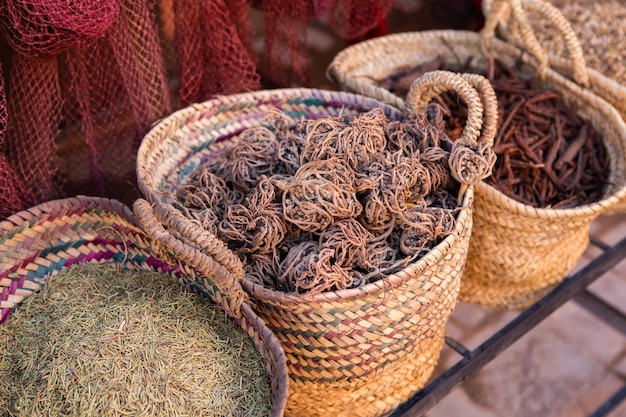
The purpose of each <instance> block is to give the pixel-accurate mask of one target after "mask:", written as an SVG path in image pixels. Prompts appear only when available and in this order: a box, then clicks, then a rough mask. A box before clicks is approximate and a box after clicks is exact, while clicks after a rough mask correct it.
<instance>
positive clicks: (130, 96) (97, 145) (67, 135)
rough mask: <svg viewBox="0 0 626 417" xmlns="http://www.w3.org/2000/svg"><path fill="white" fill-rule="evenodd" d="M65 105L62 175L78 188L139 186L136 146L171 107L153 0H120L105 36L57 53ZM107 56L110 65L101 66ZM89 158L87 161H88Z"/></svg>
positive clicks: (113, 191) (117, 192) (121, 193)
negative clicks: (114, 19) (152, 4)
mask: <svg viewBox="0 0 626 417" xmlns="http://www.w3.org/2000/svg"><path fill="white" fill-rule="evenodd" d="M60 58H61V59H60V67H61V68H67V71H63V70H61V72H62V73H63V74H67V75H68V76H66V77H64V78H63V79H62V86H63V91H64V93H65V94H64V97H65V98H66V100H67V104H66V105H65V107H64V116H65V121H66V124H67V128H66V130H65V131H64V136H63V139H64V140H63V142H65V143H66V149H64V150H65V152H62V156H63V161H64V162H65V163H66V164H65V165H64V167H65V174H66V176H67V177H68V178H69V179H70V183H71V184H73V187H71V188H70V189H68V190H67V191H68V192H69V191H70V190H71V191H78V190H80V189H84V188H86V187H92V189H93V190H95V191H96V192H97V193H98V194H99V195H106V196H108V197H116V198H120V199H122V200H127V199H128V198H129V196H130V195H131V194H133V193H134V190H132V189H131V188H132V187H131V185H130V184H129V183H132V182H134V177H135V160H136V152H137V148H138V146H139V143H140V141H141V139H142V137H143V136H144V135H145V133H146V132H147V131H148V129H149V128H150V126H151V124H152V123H153V122H154V121H155V120H157V119H158V118H160V117H162V116H164V115H165V114H167V113H169V112H170V111H171V106H170V101H169V90H168V85H167V80H166V76H165V69H164V64H163V58H162V54H161V49H160V45H159V38H158V36H157V29H156V24H155V17H154V11H153V10H152V9H151V6H150V3H149V2H148V0H134V1H132V0H124V1H121V2H120V13H119V17H118V19H117V20H116V21H115V22H114V23H113V25H112V26H111V27H110V28H109V30H108V31H107V33H106V36H105V37H104V38H102V39H99V40H96V41H93V42H91V43H89V44H87V45H84V46H78V47H75V48H71V49H70V50H68V51H67V52H66V53H65V54H63V56H61V57H60ZM103 63H106V65H103ZM86 162H89V163H88V164H87V163H86Z"/></svg>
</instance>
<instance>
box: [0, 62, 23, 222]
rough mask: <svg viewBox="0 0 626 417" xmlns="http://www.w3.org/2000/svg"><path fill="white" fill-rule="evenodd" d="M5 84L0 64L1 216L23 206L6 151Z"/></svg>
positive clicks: (17, 182)
mask: <svg viewBox="0 0 626 417" xmlns="http://www.w3.org/2000/svg"><path fill="white" fill-rule="evenodd" d="M4 85H5V83H4V74H3V70H2V65H0V217H2V218H4V217H7V216H9V215H11V214H12V213H14V212H15V211H17V210H19V209H20V208H21V207H22V206H23V203H22V199H21V196H20V194H21V193H20V189H21V188H22V187H21V185H20V183H19V181H18V180H17V177H16V175H15V172H14V171H13V168H12V167H11V165H10V164H9V161H7V158H6V153H5V152H4V150H5V148H6V145H5V139H4V136H5V132H6V128H7V118H8V115H7V100H6V94H5V88H4Z"/></svg>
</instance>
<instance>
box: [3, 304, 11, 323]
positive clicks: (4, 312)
mask: <svg viewBox="0 0 626 417" xmlns="http://www.w3.org/2000/svg"><path fill="white" fill-rule="evenodd" d="M10 312H11V309H10V308H3V309H2V315H0V324H2V323H4V322H5V321H6V319H7V317H9V313H10Z"/></svg>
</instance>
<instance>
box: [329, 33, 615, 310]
mask: <svg viewBox="0 0 626 417" xmlns="http://www.w3.org/2000/svg"><path fill="white" fill-rule="evenodd" d="M483 39H484V38H482V37H481V34H479V33H475V32H466V31H454V30H441V31H423V32H407V33H402V34H395V35H389V36H384V37H380V38H376V39H372V40H370V41H366V42H362V43H360V44H356V45H353V46H350V47H348V48H346V49H345V50H343V51H342V52H340V53H339V54H338V55H337V56H336V57H335V59H334V60H333V62H332V63H331V65H330V67H329V69H328V73H329V75H330V76H331V77H332V78H333V79H334V81H335V82H336V83H337V84H338V85H339V86H340V87H341V88H342V89H343V90H345V91H350V92H356V93H359V94H364V95H367V96H370V97H373V98H376V99H379V100H381V101H383V102H385V103H388V104H391V105H394V106H397V107H399V108H401V109H402V108H403V107H404V103H403V100H402V98H401V97H398V96H396V95H394V94H392V93H391V92H390V91H388V90H386V89H384V88H381V87H379V86H378V85H377V84H376V82H377V80H383V79H384V78H386V77H388V76H390V75H391V74H393V73H395V72H397V71H398V70H400V69H403V68H411V67H414V66H417V65H419V64H422V63H426V62H430V61H432V60H435V59H436V58H438V57H441V58H443V60H444V62H445V63H446V64H447V65H456V66H458V67H462V66H463V65H464V64H466V63H467V62H469V68H470V71H476V72H482V73H484V72H485V71H486V69H487V66H488V56H487V55H486V54H485V53H484V51H485V49H484V48H483ZM489 50H490V52H491V53H492V55H493V57H494V58H497V59H500V60H501V61H503V62H504V64H505V65H508V66H515V67H516V68H518V71H519V74H520V75H521V76H522V77H524V78H527V79H536V80H538V79H537V70H538V67H539V63H538V62H537V60H535V59H534V58H533V57H532V56H530V55H529V54H528V53H526V52H524V51H522V50H520V49H519V48H517V47H515V46H514V45H511V44H509V43H506V42H503V41H501V40H499V39H491V42H490V44H489ZM541 84H542V85H543V86H544V87H547V88H549V89H552V90H555V91H557V92H559V93H560V95H561V97H562V98H563V99H564V100H565V101H566V102H567V103H568V104H570V105H571V106H573V108H575V109H576V111H577V113H578V114H579V115H580V116H581V117H583V118H584V119H587V120H590V121H591V122H592V124H593V126H594V127H595V128H596V129H597V130H598V131H599V132H600V133H601V135H602V137H603V140H604V144H605V146H606V147H607V151H608V153H609V155H610V177H609V181H608V183H607V185H606V187H605V190H604V194H603V198H602V199H601V200H600V201H598V202H595V203H592V204H589V205H585V206H580V207H577V208H573V209H558V210H557V209H550V208H545V209H539V208H534V207H530V206H527V205H523V204H520V203H518V202H516V201H515V200H513V199H511V198H508V197H506V196H505V195H504V194H502V193H501V192H499V191H497V190H496V189H494V188H493V187H492V186H489V185H487V184H485V183H484V182H483V183H480V184H478V185H477V186H476V196H475V197H476V201H475V204H474V227H473V232H472V239H471V242H470V248H469V253H468V260H467V263H466V270H465V272H464V275H463V281H462V285H461V294H460V296H459V298H460V299H461V300H463V301H468V302H473V303H478V304H481V305H484V306H488V307H494V308H522V307H526V306H528V305H530V304H532V303H533V302H535V301H537V300H538V299H539V298H541V297H542V296H543V295H545V294H546V293H547V292H549V291H550V290H551V289H552V288H553V287H554V286H556V285H557V284H558V283H559V282H560V281H561V280H562V279H564V278H565V277H566V275H567V273H568V272H569V271H571V270H572V268H573V267H574V266H575V264H576V262H577V261H578V260H579V259H580V256H581V255H582V253H583V252H584V251H585V249H586V248H587V246H588V244H589V234H588V232H589V225H590V223H591V222H592V221H593V220H594V219H595V218H596V217H598V216H599V215H601V214H603V213H607V212H608V211H609V210H611V208H612V207H613V206H615V205H616V204H618V203H619V202H620V201H621V200H622V199H624V197H625V196H626V194H625V192H626V190H625V189H624V181H625V179H624V172H625V153H624V150H625V149H626V145H625V144H624V137H626V125H625V124H624V121H623V120H622V119H621V117H620V115H619V113H618V112H617V111H616V109H615V108H614V107H613V106H611V105H610V104H609V103H608V102H606V101H604V100H603V99H602V98H600V97H599V96H597V95H595V94H593V93H592V92H590V91H588V90H584V89H581V88H580V87H579V86H578V85H577V84H575V83H573V82H572V81H570V80H568V79H566V78H564V77H563V76H561V75H560V74H558V73H556V72H554V71H552V70H550V69H549V68H548V69H546V70H545V73H544V78H543V80H542V81H541ZM504 117H506V115H504Z"/></svg>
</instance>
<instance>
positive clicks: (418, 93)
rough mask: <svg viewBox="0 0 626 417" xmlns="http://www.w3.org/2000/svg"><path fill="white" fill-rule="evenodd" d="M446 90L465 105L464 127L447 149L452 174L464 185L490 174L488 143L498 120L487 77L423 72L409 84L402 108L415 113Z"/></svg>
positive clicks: (491, 154)
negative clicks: (404, 106) (465, 118)
mask: <svg viewBox="0 0 626 417" xmlns="http://www.w3.org/2000/svg"><path fill="white" fill-rule="evenodd" d="M449 90H453V91H455V92H456V93H457V94H458V95H459V97H461V99H463V101H464V102H465V104H466V105H467V121H466V122H465V128H464V129H463V133H462V134H461V137H460V138H459V139H457V140H456V141H455V142H454V145H453V147H452V151H451V152H450V159H449V164H450V169H451V172H452V176H453V177H454V178H455V179H456V180H457V181H459V182H460V183H461V184H464V185H470V184H478V183H479V182H480V181H482V180H483V179H485V178H487V177H488V176H490V175H491V171H492V169H493V165H494V164H495V161H496V156H495V153H494V152H493V149H492V148H491V147H492V146H493V140H494V137H495V134H496V127H497V123H498V100H497V97H496V93H495V91H494V90H493V87H492V85H491V83H490V82H489V80H487V79H486V78H485V77H483V76H482V75H480V74H463V73H455V72H452V71H443V70H438V71H430V72H427V73H425V74H424V75H422V76H421V77H419V78H418V79H417V80H415V81H414V82H413V84H412V85H411V88H410V90H409V93H408V94H407V98H406V108H407V109H410V110H411V111H414V112H416V113H417V112H419V111H421V110H423V109H424V108H425V107H426V105H427V104H428V103H429V102H430V101H431V100H432V99H433V98H435V97H436V96H438V95H440V94H442V93H444V92H446V91H449ZM483 113H484V115H485V117H484V120H483Z"/></svg>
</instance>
